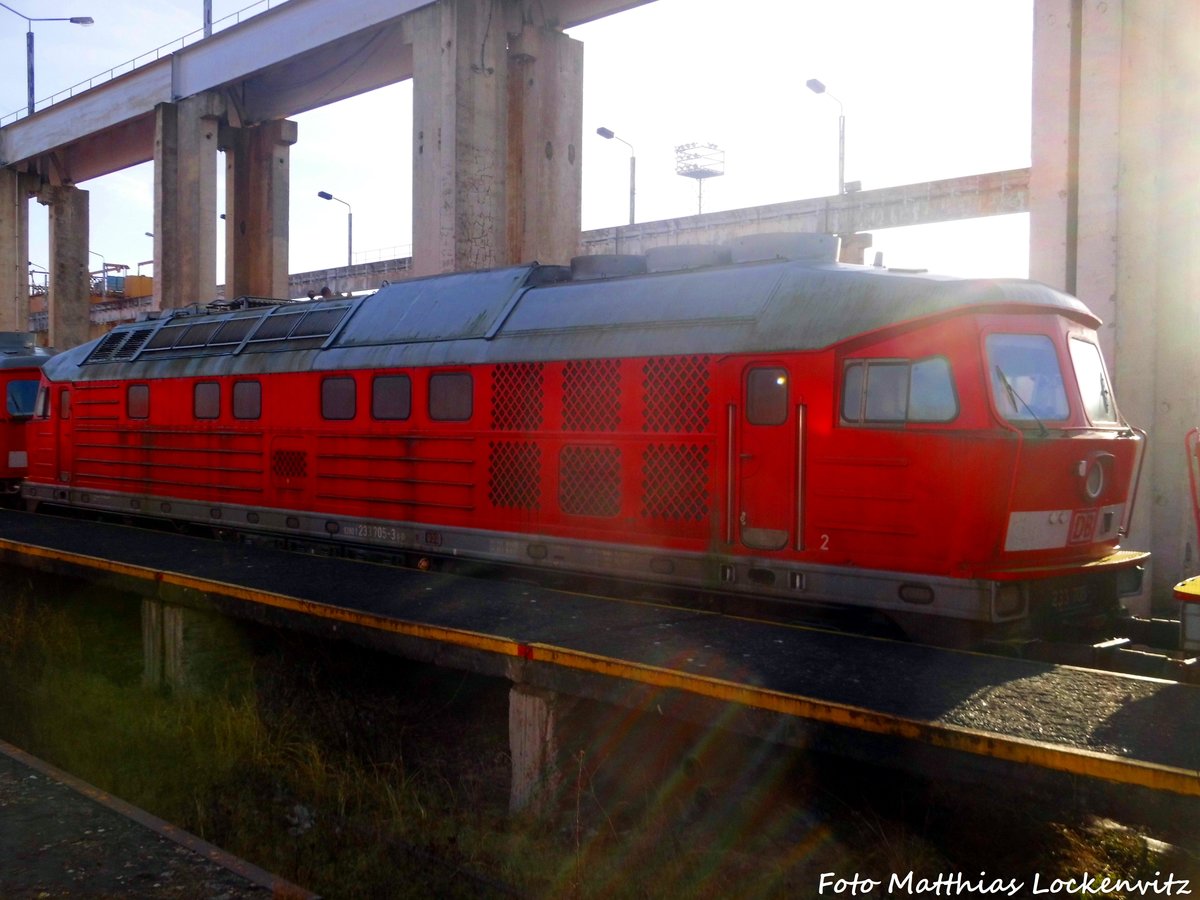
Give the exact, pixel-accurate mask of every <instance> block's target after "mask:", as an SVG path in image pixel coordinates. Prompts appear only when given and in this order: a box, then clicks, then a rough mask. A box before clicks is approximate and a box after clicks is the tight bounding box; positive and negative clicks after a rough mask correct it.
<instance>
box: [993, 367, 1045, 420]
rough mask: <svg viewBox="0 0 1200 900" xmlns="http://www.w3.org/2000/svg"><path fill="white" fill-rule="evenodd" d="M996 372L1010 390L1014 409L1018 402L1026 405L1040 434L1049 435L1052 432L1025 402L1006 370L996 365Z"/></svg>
mask: <svg viewBox="0 0 1200 900" xmlns="http://www.w3.org/2000/svg"><path fill="white" fill-rule="evenodd" d="M996 374H997V375H999V376H1000V383H1001V384H1003V385H1004V390H1005V391H1007V392H1008V400H1009V402H1010V403H1011V404H1012V406H1013V410H1016V409H1017V405H1018V404H1020V405H1021V406H1023V407H1025V411H1026V412H1028V413H1029V416H1030V418H1032V419H1033V421H1035V422H1036V423H1037V427H1038V434H1039V436H1040V437H1045V436H1046V435H1048V434H1049V433H1050V432H1049V431H1047V430H1046V426H1045V425H1043V424H1042V420H1041V419H1039V418H1038V416H1037V413H1035V412H1034V411H1033V409H1032V407H1030V405H1029V404H1028V403H1026V402H1025V400H1024V398H1022V397H1021V395H1020V394H1018V393H1017V389H1016V388H1014V387H1013V386H1012V382H1011V381H1009V380H1008V376H1007V375H1005V374H1004V370H1003V369H1001V368H1000V367H999V366H996Z"/></svg>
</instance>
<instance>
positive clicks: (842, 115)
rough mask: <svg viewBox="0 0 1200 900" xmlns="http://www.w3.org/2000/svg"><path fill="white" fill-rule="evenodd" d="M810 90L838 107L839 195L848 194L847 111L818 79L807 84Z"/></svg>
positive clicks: (812, 79) (810, 80)
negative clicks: (823, 96) (822, 95)
mask: <svg viewBox="0 0 1200 900" xmlns="http://www.w3.org/2000/svg"><path fill="white" fill-rule="evenodd" d="M805 83H806V84H807V85H808V89H809V90H810V91H812V92H813V93H814V94H824V95H825V96H826V97H828V98H829V99H830V100H832V101H833V102H834V103H836V104H837V105H838V194H839V195H841V194H844V193H846V109H845V107H843V106H842V101H841V100H839V99H838V98H837V97H835V96H833V94H831V93H829V92H828V91H827V90H825V85H824V84H822V83H821V82H820V81H818V80H817V79H816V78H810V79H808V81H807V82H805Z"/></svg>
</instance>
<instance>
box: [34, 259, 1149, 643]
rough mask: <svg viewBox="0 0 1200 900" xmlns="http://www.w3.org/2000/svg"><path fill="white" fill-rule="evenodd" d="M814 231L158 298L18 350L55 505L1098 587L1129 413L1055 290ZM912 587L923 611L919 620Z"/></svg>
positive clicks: (691, 578) (947, 597) (988, 597)
mask: <svg viewBox="0 0 1200 900" xmlns="http://www.w3.org/2000/svg"><path fill="white" fill-rule="evenodd" d="M836 249H837V242H836V239H835V238H833V237H831V236H828V235H761V236H757V237H754V238H746V239H742V240H740V241H738V242H736V243H735V244H734V245H732V246H730V247H702V248H697V247H676V248H664V249H662V250H658V251H651V252H650V253H647V254H646V256H645V257H584V258H581V259H578V260H576V261H575V262H574V263H573V265H572V267H570V268H567V267H558V266H541V265H537V264H533V265H528V266H520V267H513V268H504V269H497V270H490V271H483V272H471V273H462V274H452V275H444V276H436V277H431V278H424V279H414V280H411V281H405V282H400V283H396V284H390V285H385V286H384V287H383V288H381V289H380V290H379V291H378V292H376V293H375V294H372V295H370V296H367V297H363V298H343V299H334V300H329V301H318V302H296V303H278V304H274V305H263V306H255V305H253V304H252V303H251V302H250V301H245V300H243V301H241V302H235V303H233V304H230V305H228V306H226V308H224V309H220V308H215V307H210V308H209V309H208V310H207V311H174V312H172V313H167V314H164V315H163V316H162V317H160V318H157V319H153V320H150V321H144V322H139V323H136V324H130V325H124V326H121V327H118V328H116V329H114V330H113V331H112V332H110V333H109V334H108V335H107V336H105V337H104V338H102V339H100V340H97V341H94V342H92V343H89V344H86V345H83V346H81V347H78V348H76V349H74V350H71V351H68V352H65V353H61V354H59V355H58V356H56V357H55V358H54V359H53V360H51V361H50V362H49V363H48V364H47V365H46V366H45V367H44V369H43V388H42V392H41V394H40V396H39V399H38V408H37V411H36V415H35V418H34V420H33V428H32V435H31V438H30V450H31V457H30V473H29V478H28V480H27V482H26V484H25V486H24V488H23V493H24V496H25V498H26V500H27V502H28V503H29V505H31V506H36V505H37V504H42V503H45V504H56V505H67V506H71V507H77V508H84V509H87V510H92V511H107V512H112V513H120V514H124V515H138V516H155V517H165V518H169V519H174V520H177V521H183V522H194V523H204V524H207V525H209V526H213V527H216V528H220V529H227V530H234V531H240V532H246V533H252V534H257V535H276V536H284V537H287V538H289V539H312V540H320V541H323V542H327V543H332V544H338V545H343V546H344V547H345V548H346V549H347V550H352V551H355V552H358V551H361V550H363V549H369V550H372V551H383V552H386V553H390V554H393V555H394V556H396V557H397V558H403V559H407V560H409V561H413V560H436V559H438V558H439V557H440V558H455V559H459V560H463V559H466V560H478V561H481V562H487V563H501V564H505V565H510V566H513V565H515V566H520V567H524V568H525V569H529V568H533V569H543V570H554V571H557V572H560V573H561V572H567V573H580V574H581V575H584V574H587V575H601V576H608V577H613V576H618V577H621V578H623V579H627V580H630V581H633V582H654V583H658V584H660V585H671V586H674V587H678V588H683V589H689V590H702V589H703V590H715V591H719V592H721V593H723V594H743V595H754V596H758V597H766V598H773V599H780V598H782V599H792V600H799V601H807V602H814V603H820V604H827V603H833V604H840V605H849V606H855V607H866V608H870V609H872V610H878V611H882V612H883V613H885V614H887V615H888V616H890V617H892V618H894V619H895V620H897V621H899V622H901V623H903V624H905V625H906V626H911V625H912V623H914V622H917V621H922V617H924V620H925V621H937V620H940V621H957V622H959V623H971V624H974V625H982V626H996V625H1012V624H1014V623H1017V624H1019V623H1025V622H1028V621H1030V620H1034V621H1036V620H1038V619H1039V617H1040V618H1041V619H1042V620H1045V621H1052V620H1057V619H1058V618H1060V617H1062V616H1066V615H1075V614H1080V615H1086V616H1094V615H1096V614H1110V613H1113V612H1115V611H1116V610H1117V609H1118V607H1119V597H1120V596H1121V595H1122V594H1125V593H1131V592H1133V591H1136V590H1138V589H1139V586H1140V571H1141V570H1140V568H1139V563H1140V562H1142V561H1143V560H1144V559H1145V557H1146V556H1147V554H1144V553H1134V552H1130V551H1122V550H1120V549H1118V542H1119V540H1120V538H1121V536H1122V535H1123V534H1124V532H1125V528H1126V525H1127V522H1128V519H1129V515H1130V511H1131V506H1132V495H1133V491H1134V488H1135V485H1136V482H1137V477H1138V470H1139V467H1140V456H1141V453H1142V449H1143V447H1144V435H1142V434H1140V433H1139V432H1137V431H1136V430H1135V429H1133V428H1131V427H1130V426H1129V425H1127V424H1126V423H1125V422H1124V421H1123V420H1122V418H1121V416H1120V414H1119V413H1118V411H1117V408H1116V405H1115V402H1114V399H1113V394H1112V389H1111V386H1110V384H1109V380H1108V376H1107V374H1106V372H1105V367H1104V363H1103V360H1102V357H1101V354H1100V350H1099V347H1098V345H1097V339H1096V328H1097V326H1098V325H1099V321H1098V320H1097V319H1096V317H1095V316H1093V315H1092V314H1091V313H1090V312H1089V311H1088V310H1087V309H1086V308H1085V307H1084V305H1083V304H1082V303H1080V302H1079V301H1078V300H1076V299H1074V298H1072V297H1069V296H1067V295H1064V294H1062V293H1059V292H1057V291H1054V290H1052V289H1050V288H1048V287H1045V286H1043V285H1039V284H1036V283H1033V282H1027V281H1020V280H1001V281H995V280H978V279H975V280H973V279H961V278H947V277H938V276H934V275H930V274H927V273H924V272H913V271H896V270H888V269H884V268H882V267H866V266H851V265H843V264H838V263H836V262H835V259H836ZM934 617H936V619H935V618H934Z"/></svg>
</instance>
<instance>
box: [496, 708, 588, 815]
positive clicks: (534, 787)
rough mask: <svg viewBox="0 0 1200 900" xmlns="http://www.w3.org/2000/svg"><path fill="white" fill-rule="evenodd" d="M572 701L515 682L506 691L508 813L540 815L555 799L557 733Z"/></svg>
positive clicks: (558, 776) (559, 773)
mask: <svg viewBox="0 0 1200 900" xmlns="http://www.w3.org/2000/svg"><path fill="white" fill-rule="evenodd" d="M574 702H575V701H574V700H573V699H572V698H570V697H566V696H564V695H562V694H557V693H555V692H553V691H546V690H541V689H538V688H533V687H530V686H529V685H525V684H515V685H513V687H512V689H511V690H510V691H509V693H508V744H509V750H510V751H511V753H512V785H511V789H510V792H509V800H508V808H509V811H510V812H514V813H530V814H532V815H534V816H542V815H544V814H545V813H547V812H549V811H550V810H551V809H552V808H553V806H554V804H555V802H556V801H557V800H558V795H559V791H560V790H561V788H562V783H563V773H562V770H561V769H560V768H559V754H560V751H561V747H560V743H561V737H560V734H559V732H560V729H561V728H562V718H563V716H564V714H565V713H566V712H567V711H568V710H569V709H570V708H571V707H572V706H573V705H574Z"/></svg>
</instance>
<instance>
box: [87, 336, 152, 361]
mask: <svg viewBox="0 0 1200 900" xmlns="http://www.w3.org/2000/svg"><path fill="white" fill-rule="evenodd" d="M152 334H154V328H153V327H151V328H132V329H130V330H128V331H110V332H109V333H108V334H106V335H105V336H104V339H103V340H102V341H100V343H99V344H97V345H96V348H95V349H94V350H92V352H91V354H90V355H89V356H88V358H87V359H86V360H85V361H84V364H85V365H86V364H87V363H103V362H118V361H120V360H126V359H133V358H134V357H135V356H137V352H138V351H139V350H141V349H142V347H144V346H145V345H146V341H148V340H150V335H152Z"/></svg>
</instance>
